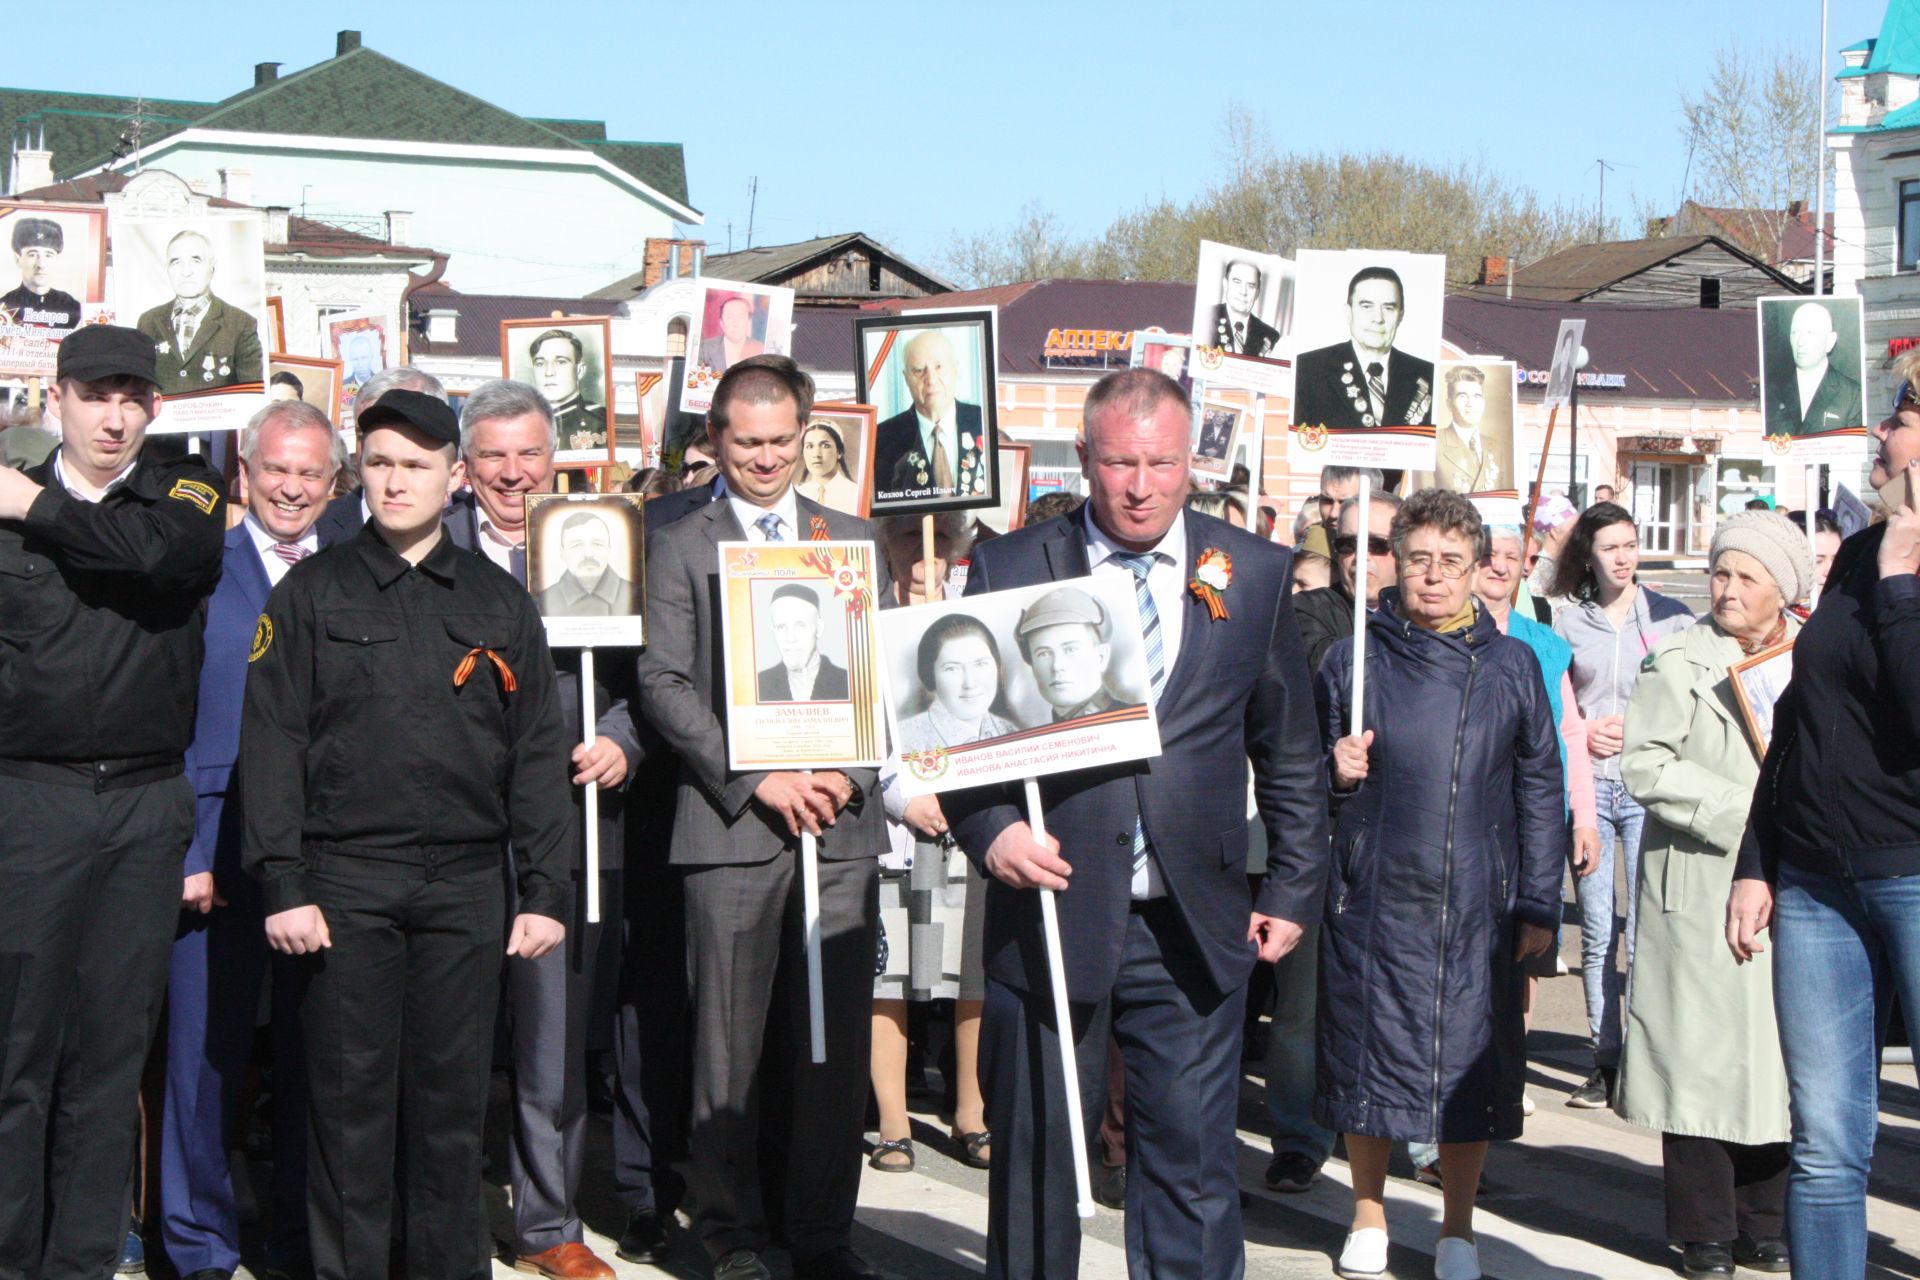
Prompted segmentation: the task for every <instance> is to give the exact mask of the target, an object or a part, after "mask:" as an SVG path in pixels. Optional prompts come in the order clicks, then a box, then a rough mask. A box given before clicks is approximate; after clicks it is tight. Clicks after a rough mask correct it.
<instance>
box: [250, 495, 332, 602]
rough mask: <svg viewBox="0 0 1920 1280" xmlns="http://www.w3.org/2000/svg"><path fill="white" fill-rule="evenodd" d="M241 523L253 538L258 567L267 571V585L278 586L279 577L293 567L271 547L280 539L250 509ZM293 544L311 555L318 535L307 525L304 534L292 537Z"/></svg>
mask: <svg viewBox="0 0 1920 1280" xmlns="http://www.w3.org/2000/svg"><path fill="white" fill-rule="evenodd" d="M241 523H242V524H244V525H246V526H247V536H248V537H250V538H252V539H253V549H254V550H255V551H257V552H259V553H260V567H261V568H263V569H265V570H266V571H267V585H268V586H272V587H277V586H279V585H280V579H282V578H284V577H286V576H287V570H289V569H291V568H293V566H292V565H290V564H288V563H287V562H286V561H285V560H282V559H281V558H280V553H279V552H277V551H275V550H274V549H273V544H274V543H276V542H278V541H280V539H278V538H276V537H274V536H273V535H272V534H271V533H268V532H267V527H266V526H265V525H263V524H261V523H260V522H259V521H258V520H256V519H254V518H253V512H251V511H249V512H247V517H246V519H245V520H243V521H241ZM293 545H295V546H296V547H299V548H300V549H301V550H303V551H305V552H306V553H307V554H308V555H312V554H313V553H314V552H316V551H318V550H319V549H320V535H319V534H318V533H316V532H314V531H313V529H312V528H311V527H309V528H308V529H307V531H306V532H305V533H304V534H302V535H300V537H298V538H296V539H294V544H293Z"/></svg>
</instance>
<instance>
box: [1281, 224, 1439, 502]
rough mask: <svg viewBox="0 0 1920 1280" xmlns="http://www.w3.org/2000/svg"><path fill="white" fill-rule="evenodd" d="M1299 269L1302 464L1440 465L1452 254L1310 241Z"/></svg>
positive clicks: (1297, 438) (1296, 406)
mask: <svg viewBox="0 0 1920 1280" xmlns="http://www.w3.org/2000/svg"><path fill="white" fill-rule="evenodd" d="M1298 273H1299V289H1298V301H1297V303H1296V304H1295V311H1294V329H1293V339H1294V346H1295V348H1296V349H1297V350H1298V352H1299V355H1298V356H1297V357H1296V358H1295V360H1294V362H1293V385H1294V395H1293V445H1294V447H1293V449H1292V450H1291V451H1290V452H1291V456H1292V461H1293V462H1294V464H1295V465H1296V466H1301V467H1304V468H1309V469H1314V468H1319V467H1323V466H1327V465H1329V464H1333V465H1338V466H1349V467H1381V468H1385V469H1388V470H1402V469H1404V470H1412V471H1431V470H1433V468H1434V433H1433V406H1434V400H1435V397H1436V396H1437V395H1438V394H1439V389H1438V384H1437V382H1436V381H1435V369H1434V364H1435V361H1437V360H1438V359H1439V358H1440V308H1441V300H1442V299H1443V298H1444V297H1445V294H1446V281H1447V260H1446V258H1445V256H1444V255H1441V254H1424V253H1398V252H1389V251H1384V250H1370V249H1354V250H1341V251H1325V250H1311V249H1309V250H1302V251H1301V253H1300V260H1299V266H1298Z"/></svg>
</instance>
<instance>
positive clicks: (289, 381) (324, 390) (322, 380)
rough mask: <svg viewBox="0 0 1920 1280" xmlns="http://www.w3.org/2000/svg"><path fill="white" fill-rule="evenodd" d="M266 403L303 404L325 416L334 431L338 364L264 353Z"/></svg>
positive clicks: (338, 373) (337, 402)
mask: <svg viewBox="0 0 1920 1280" xmlns="http://www.w3.org/2000/svg"><path fill="white" fill-rule="evenodd" d="M267 399H269V400H303V401H305V402H306V403H308V404H310V405H312V406H313V407H314V408H316V409H318V410H319V411H320V412H322V413H324V414H326V415H327V420H328V421H329V422H332V423H334V424H335V426H336V428H337V427H338V424H339V419H337V418H335V417H334V413H335V411H336V409H337V408H338V406H339V404H340V362H339V361H338V360H316V359H314V358H313V357H312V356H289V355H283V354H281V353H280V352H277V351H276V352H270V353H268V355H267Z"/></svg>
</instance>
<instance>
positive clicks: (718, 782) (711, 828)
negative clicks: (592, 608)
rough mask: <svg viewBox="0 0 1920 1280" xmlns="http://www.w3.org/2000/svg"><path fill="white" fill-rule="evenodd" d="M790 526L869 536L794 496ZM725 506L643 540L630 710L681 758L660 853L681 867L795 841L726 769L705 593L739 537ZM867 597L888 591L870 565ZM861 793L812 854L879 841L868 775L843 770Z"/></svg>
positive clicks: (866, 528) (762, 854)
mask: <svg viewBox="0 0 1920 1280" xmlns="http://www.w3.org/2000/svg"><path fill="white" fill-rule="evenodd" d="M795 500H796V501H797V502H798V503H799V516H800V521H799V523H800V526H801V527H802V528H807V527H809V525H810V524H811V518H812V517H814V516H820V517H822V518H824V519H825V520H826V522H827V531H828V532H829V533H830V534H832V535H833V538H834V539H835V540H837V541H863V540H870V539H871V538H872V537H873V526H872V525H871V524H869V523H868V522H867V521H865V520H862V519H860V518H859V517H858V516H849V515H842V514H841V513H840V512H838V511H832V510H829V509H828V508H826V507H823V506H820V505H819V504H817V503H814V502H809V501H808V500H807V499H805V498H798V497H796V499H795ZM746 536H747V535H746V532H745V531H744V530H743V529H741V527H740V522H739V520H738V519H736V518H735V517H734V514H733V504H732V503H731V502H710V503H708V504H707V505H706V506H704V507H700V508H698V509H697V510H695V511H693V512H691V513H690V514H688V515H686V516H683V517H682V518H681V519H679V520H676V521H675V522H674V523H672V524H670V525H667V526H665V527H664V528H658V527H656V528H652V529H649V531H648V535H647V615H648V616H647V636H648V641H649V643H648V645H647V647H646V649H645V651H643V652H642V653H641V655H640V665H639V677H640V710H641V713H642V716H643V718H644V719H645V720H646V722H647V723H648V724H650V725H651V726H652V727H653V728H654V729H655V730H656V731H657V732H658V733H659V734H660V736H661V737H662V738H664V739H665V740H666V742H667V745H668V746H670V747H672V748H673V750H674V751H675V752H676V753H677V754H678V755H679V757H680V779H679V783H678V786H677V794H676V797H675V801H674V818H673V847H672V851H671V854H670V860H671V861H672V862H673V863H674V864H676V865H680V866H717V865H723V864H751V863H759V862H767V861H770V860H771V859H773V858H775V857H777V856H779V855H780V853H781V852H782V851H784V850H787V849H797V848H798V847H799V843H800V842H799V840H798V838H797V837H794V836H791V835H789V834H788V833H787V828H786V823H785V821H784V820H783V819H780V818H777V817H775V816H773V815H772V814H770V813H769V812H767V811H766V810H764V809H762V808H760V807H759V806H757V805H755V804H754V803H753V792H754V789H755V788H756V787H758V786H759V785H760V782H761V780H762V779H763V778H765V777H766V776H767V775H766V773H765V772H753V773H737V772H734V771H733V770H731V769H729V768H727V737H726V710H725V704H726V695H727V690H726V677H725V660H724V653H725V651H724V647H723V644H722V638H721V631H720V599H719V595H718V592H717V591H716V589H715V588H716V582H717V579H718V578H719V553H718V551H717V550H716V548H718V547H719V545H720V544H721V543H722V542H744V541H746ZM876 571H877V577H878V581H877V582H876V584H875V586H876V591H875V595H876V598H879V597H882V596H884V595H885V594H886V592H887V591H888V589H889V584H888V582H887V580H886V569H885V566H884V565H883V564H879V563H878V562H877V561H876ZM846 773H847V777H848V778H849V779H851V780H852V782H853V784H854V785H855V786H856V787H858V788H859V789H860V793H861V794H860V795H858V796H856V797H855V800H854V802H853V804H851V805H849V806H848V807H847V808H846V809H845V810H844V811H843V812H841V814H840V815H839V818H838V819H837V821H836V822H835V823H834V825H833V826H832V827H830V828H828V829H827V830H826V831H825V832H824V833H823V834H822V836H821V838H820V844H819V849H820V856H821V857H822V858H826V859H837V860H843V861H846V860H852V859H856V858H875V857H878V856H879V855H880V852H881V850H883V849H885V848H886V845H887V834H886V814H885V812H884V811H883V810H882V808H881V804H880V784H879V777H878V773H877V771H876V770H873V769H849V770H847V771H846Z"/></svg>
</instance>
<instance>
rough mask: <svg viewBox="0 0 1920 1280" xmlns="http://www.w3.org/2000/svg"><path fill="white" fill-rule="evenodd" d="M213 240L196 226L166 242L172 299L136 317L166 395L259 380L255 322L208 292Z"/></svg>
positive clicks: (259, 361)
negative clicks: (149, 342)
mask: <svg viewBox="0 0 1920 1280" xmlns="http://www.w3.org/2000/svg"><path fill="white" fill-rule="evenodd" d="M213 267H214V262H213V243H212V242H211V241H209V240H208V239H207V238H206V237H205V236H204V235H202V234H200V233H199V232H198V231H182V232H180V233H179V234H178V235H176V236H174V238H173V239H171V240H169V241H167V280H168V281H169V282H170V283H171V284H172V285H173V300H172V301H171V302H163V303H161V304H160V305H159V306H157V307H152V308H150V309H148V310H147V311H146V312H144V313H143V314H142V315H141V317H140V326H139V327H140V332H142V333H144V334H146V335H147V336H148V337H149V338H151V339H153V357H154V366H155V368H156V369H158V370H159V377H160V389H161V390H162V391H164V392H166V393H167V394H169V395H178V394H181V393H184V392H188V391H213V390H216V389H218V388H220V387H231V386H236V385H239V384H242V383H248V382H259V381H261V380H262V377H263V375H262V373H261V356H260V327H259V322H258V321H257V320H256V319H255V317H254V316H253V315H252V314H251V313H250V312H248V311H246V310H244V309H242V308H240V307H236V306H234V305H233V304H232V303H231V302H227V301H224V300H223V299H221V298H218V297H216V296H215V295H214V292H213Z"/></svg>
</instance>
